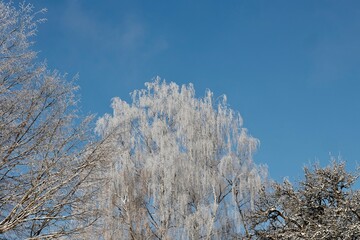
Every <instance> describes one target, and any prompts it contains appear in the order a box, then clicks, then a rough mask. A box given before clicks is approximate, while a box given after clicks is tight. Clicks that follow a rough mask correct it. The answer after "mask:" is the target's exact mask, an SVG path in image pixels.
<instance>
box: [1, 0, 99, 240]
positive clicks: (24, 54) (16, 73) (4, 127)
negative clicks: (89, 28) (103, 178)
mask: <svg viewBox="0 0 360 240" xmlns="http://www.w3.org/2000/svg"><path fill="white" fill-rule="evenodd" d="M35 17H36V14H32V7H31V5H21V7H20V9H19V10H16V9H15V8H14V7H13V6H12V5H11V4H5V3H3V2H0V208H1V211H0V234H4V236H6V238H7V239H11V238H14V239H20V238H31V239H35V238H42V237H44V236H48V237H59V236H61V235H68V234H70V233H72V232H76V231H77V230H79V229H80V228H83V227H84V226H85V225H86V224H87V223H80V221H77V220H76V219H78V216H79V215H82V217H85V216H88V213H90V212H89V211H88V209H82V205H83V202H84V201H86V200H88V199H89V198H90V191H91V187H87V188H86V189H85V188H84V186H85V185H86V186H88V185H89V182H88V181H87V182H86V183H85V180H87V179H88V178H89V175H90V173H91V172H92V171H93V169H94V166H95V165H94V160H95V158H96V154H98V149H97V147H96V145H95V144H92V143H91V142H90V138H89V137H90V135H89V129H88V127H87V123H88V122H89V120H90V118H87V119H85V120H84V121H82V122H80V121H79V118H78V117H77V116H76V105H75V104H76V97H75V95H74V92H75V91H76V89H77V87H76V86H74V85H73V84H72V83H69V82H67V81H66V80H65V79H64V77H63V76H61V75H59V74H58V73H56V72H49V71H48V70H46V66H45V65H44V64H37V63H36V62H35V58H36V53H35V52H33V51H31V50H30V49H29V46H30V45H31V42H30V40H29V39H30V38H31V37H32V36H33V35H34V34H35V32H36V24H37V23H38V22H39V21H38V20H35ZM76 121H77V123H76ZM91 214H92V215H93V216H95V215H94V214H93V213H91ZM91 219H93V217H91V218H89V219H87V220H86V221H91ZM75 220H76V221H75Z"/></svg>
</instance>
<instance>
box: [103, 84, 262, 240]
mask: <svg viewBox="0 0 360 240" xmlns="http://www.w3.org/2000/svg"><path fill="white" fill-rule="evenodd" d="M145 85H146V88H145V89H142V90H136V91H134V92H132V93H131V97H132V102H131V103H130V104H128V103H126V102H125V101H123V100H121V99H119V98H114V99H113V101H112V108H113V114H112V115H110V114H105V115H104V116H103V117H102V118H100V119H99V120H98V121H97V127H96V131H97V133H98V134H100V135H101V136H102V137H107V136H108V135H109V134H112V140H111V144H112V147H113V149H115V150H114V151H115V154H114V155H113V156H112V157H111V158H109V159H108V163H107V168H108V172H107V177H108V185H107V187H106V188H105V189H104V192H103V195H102V198H101V199H102V200H101V202H102V204H103V205H102V206H101V208H102V209H103V211H102V212H103V213H104V215H103V216H102V219H101V220H100V221H99V223H100V224H99V225H98V228H97V229H96V230H97V234H98V236H99V237H100V236H101V237H103V238H104V239H119V238H123V239H231V238H237V237H240V236H244V235H246V234H248V231H249V230H248V227H247V226H246V225H245V224H244V221H243V220H244V219H243V217H244V214H245V212H246V211H247V210H249V209H250V208H251V206H252V203H253V199H254V196H255V194H256V192H257V191H258V190H259V189H260V187H261V185H262V181H263V180H264V179H265V177H266V169H265V168H264V167H261V166H257V165H255V164H254V163H253V160H252V156H253V153H254V152H255V150H256V148H257V146H258V143H259V141H258V140H257V139H256V138H253V137H251V136H250V135H249V134H248V132H247V130H246V129H245V128H243V127H242V124H243V123H242V119H241V117H240V115H239V113H237V112H235V111H233V110H232V109H230V108H229V107H228V104H227V101H226V97H225V96H223V97H219V98H217V99H215V98H214V97H213V93H212V92H211V91H209V90H208V91H206V94H205V96H204V97H202V98H196V96H195V91H194V87H193V85H192V84H189V85H183V86H178V85H177V84H175V83H166V82H165V81H161V80H160V79H159V78H157V79H156V80H155V81H153V82H149V83H146V84H145Z"/></svg>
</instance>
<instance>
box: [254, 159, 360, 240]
mask: <svg viewBox="0 0 360 240" xmlns="http://www.w3.org/2000/svg"><path fill="white" fill-rule="evenodd" d="M304 172H305V180H303V181H301V182H300V183H299V185H298V187H294V186H293V185H292V184H291V183H290V182H289V181H284V183H282V184H278V183H275V184H274V185H273V187H272V188H271V189H270V190H266V189H263V191H262V193H261V195H260V197H259V199H258V200H257V201H256V204H255V206H256V207H255V209H254V211H253V212H252V213H251V215H250V216H249V217H248V220H249V225H250V226H251V230H252V231H251V232H252V238H253V239H339V240H340V239H344V240H350V239H359V238H360V192H359V190H352V186H353V185H354V182H355V180H356V179H357V177H358V174H353V173H348V172H347V171H346V170H345V164H344V163H343V162H337V161H333V162H332V164H331V165H330V166H328V167H325V168H320V167H319V166H317V165H315V166H314V167H313V168H312V169H309V168H305V169H304Z"/></svg>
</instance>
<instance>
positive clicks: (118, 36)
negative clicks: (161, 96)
mask: <svg viewBox="0 0 360 240" xmlns="http://www.w3.org/2000/svg"><path fill="white" fill-rule="evenodd" d="M15 2H18V1H15ZM31 3H33V4H34V5H35V7H36V8H37V9H39V8H42V7H46V8H47V9H48V13H47V14H46V15H45V17H46V18H47V19H48V21H47V22H46V23H44V24H42V25H41V26H40V27H39V33H38V36H37V38H36V42H37V43H36V45H35V47H36V49H38V50H41V52H40V55H39V58H40V59H44V58H46V59H47V62H48V65H49V67H50V68H52V69H55V68H56V69H58V70H59V71H61V72H62V73H64V72H67V73H68V74H69V76H73V75H75V74H76V73H79V75H80V80H79V82H78V83H79V85H80V86H81V91H80V93H81V97H82V98H81V99H82V102H81V106H82V108H83V110H84V111H85V112H86V113H87V112H92V113H97V114H98V116H101V115H103V114H104V113H105V112H111V109H110V107H109V105H110V100H111V98H112V97H115V96H119V97H120V98H122V99H125V100H129V93H130V92H131V91H133V90H134V89H139V88H142V87H143V86H144V82H146V81H150V80H151V79H152V78H153V77H155V76H157V75H159V76H160V77H162V78H165V79H166V80H167V81H174V82H176V83H178V84H183V83H189V82H192V83H193V84H194V85H195V89H196V91H197V95H198V96H202V95H203V93H204V92H205V89H206V88H209V89H211V90H212V91H213V92H214V94H215V96H219V95H221V94H226V95H227V97H228V102H229V104H230V106H231V107H232V108H233V109H235V110H237V111H239V112H240V113H241V115H242V117H243V119H244V126H245V127H246V128H248V129H249V132H250V133H251V134H252V135H253V136H255V137H257V138H259V139H260V141H261V147H260V149H259V150H258V152H257V154H256V155H255V161H256V162H257V163H265V164H267V165H268V166H269V171H270V175H271V177H273V178H274V179H276V180H281V179H282V178H283V177H285V176H289V177H290V179H292V180H294V179H298V178H300V177H302V167H303V166H304V165H305V164H308V163H309V162H313V161H315V160H318V161H320V163H321V164H322V165H325V164H327V163H328V161H329V153H330V152H331V153H332V154H333V155H335V156H337V155H338V154H341V155H342V156H343V158H344V159H345V160H346V161H347V162H348V166H349V169H352V170H355V166H356V163H357V162H358V163H360V159H359V157H360V141H359V134H360V79H359V78H360V1H331V0H323V1H321V0H318V1H314V0H308V1H288V0H283V1H274V0H272V1H268V0H264V1H256V0H254V1H245V0H237V1H235V0H228V1H209V0H206V1H205V0H204V1H190V0H181V1H169V0H167V1H164V0H159V1H148V0H143V1H137V0H129V1H119V0H106V1H98V0H96V1H95V0H67V1H66V0H65V1H46V0H33V1H31Z"/></svg>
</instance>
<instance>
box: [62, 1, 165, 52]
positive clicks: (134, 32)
mask: <svg viewBox="0 0 360 240" xmlns="http://www.w3.org/2000/svg"><path fill="white" fill-rule="evenodd" d="M63 23H64V24H65V25H66V27H67V28H69V29H70V30H72V31H73V34H74V35H76V37H79V38H82V39H84V40H86V41H90V42H91V43H92V44H93V45H94V46H96V48H97V49H98V50H100V51H104V50H105V51H111V52H112V53H113V54H118V55H119V56H122V57H131V56H133V55H137V54H143V53H144V52H146V53H147V55H148V54H151V55H152V54H157V53H158V52H159V51H163V50H165V49H167V48H168V43H167V41H166V39H165V38H163V37H158V36H153V35H152V34H151V32H149V31H148V29H147V26H146V23H145V22H144V21H143V20H142V19H141V17H140V16H138V15H136V14H133V13H126V14H124V15H123V16H121V17H120V21H118V22H116V21H114V22H111V23H109V22H105V21H104V20H102V19H100V18H99V17H98V16H95V14H94V13H92V12H91V11H89V10H86V9H85V8H84V7H83V6H82V3H81V1H79V0H71V1H68V6H67V10H66V12H65V13H64V15H63Z"/></svg>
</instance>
